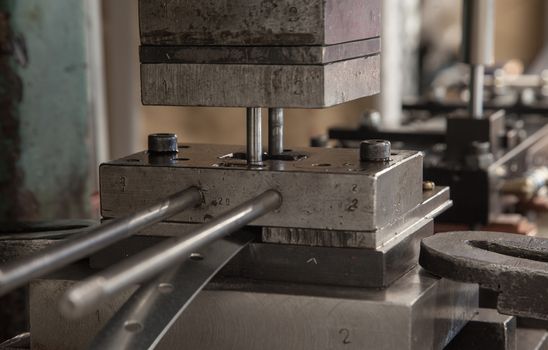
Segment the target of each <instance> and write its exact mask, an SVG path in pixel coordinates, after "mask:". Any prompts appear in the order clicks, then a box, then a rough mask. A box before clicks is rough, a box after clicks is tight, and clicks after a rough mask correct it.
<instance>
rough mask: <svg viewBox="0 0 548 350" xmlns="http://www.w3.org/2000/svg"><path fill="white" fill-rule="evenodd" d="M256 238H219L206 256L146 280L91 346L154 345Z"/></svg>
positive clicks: (245, 234) (250, 235) (247, 234)
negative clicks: (233, 259)
mask: <svg viewBox="0 0 548 350" xmlns="http://www.w3.org/2000/svg"><path fill="white" fill-rule="evenodd" d="M254 238H255V235H254V234H253V233H251V232H246V231H241V232H238V233H237V234H234V235H232V236H230V237H227V238H224V239H219V240H217V241H215V242H213V243H211V244H210V245H209V246H207V247H205V248H203V250H202V253H203V255H204V256H205V257H206V258H205V259H203V260H201V261H194V260H190V259H188V260H186V261H184V262H183V263H182V264H178V265H177V264H176V265H175V268H172V269H168V270H167V271H166V272H164V273H162V274H160V275H159V276H158V277H156V278H153V279H152V280H150V281H149V282H146V283H144V284H143V285H142V286H141V287H140V288H139V289H138V290H137V291H135V293H133V294H132V295H131V297H130V298H129V299H128V301H127V302H126V303H125V304H124V305H123V306H122V307H121V308H120V309H119V310H118V312H116V314H114V316H113V317H112V318H111V319H110V321H108V323H107V324H106V325H105V326H104V327H103V329H102V330H101V331H100V332H99V333H98V334H97V335H96V336H95V338H94V340H93V342H92V343H91V345H90V347H89V349H90V350H103V349H131V350H141V349H142V350H147V349H153V348H154V345H155V344H158V343H159V342H160V340H161V339H162V338H163V337H164V336H165V335H166V334H167V332H168V330H169V329H170V328H171V327H172V326H173V324H174V323H175V320H177V319H179V317H181V314H182V313H183V312H184V311H185V310H186V309H187V307H188V306H189V305H190V304H191V302H192V300H193V299H194V298H195V297H196V296H197V295H198V294H199V293H200V291H201V290H202V289H203V288H204V287H205V286H206V285H207V283H208V282H209V281H210V280H211V279H212V278H213V277H214V276H215V275H216V274H217V272H219V271H220V270H221V269H222V268H223V266H225V265H226V264H227V263H228V262H229V261H230V260H232V258H233V257H234V256H235V255H236V254H238V252H240V251H241V250H242V249H243V248H244V247H246V246H247V245H248V243H250V242H251V241H252V240H253V239H254ZM135 330H138V331H135Z"/></svg>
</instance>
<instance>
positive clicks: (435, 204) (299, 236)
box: [143, 186, 452, 248]
mask: <svg viewBox="0 0 548 350" xmlns="http://www.w3.org/2000/svg"><path fill="white" fill-rule="evenodd" d="M449 192H450V191H449V188H447V187H442V186H437V187H435V188H434V189H432V190H426V191H424V192H423V194H422V198H423V199H422V201H421V203H420V204H419V205H418V206H417V207H415V208H414V209H412V210H411V211H409V212H408V213H407V214H405V215H402V216H400V217H399V218H398V219H397V220H396V221H395V222H393V223H392V224H391V225H388V226H385V227H383V228H381V229H379V230H378V231H377V232H376V235H377V236H378V237H379V238H380V237H385V238H386V239H378V240H373V239H372V237H371V233H370V232H363V231H329V230H314V229H306V228H305V229H299V228H291V227H263V228H262V242H264V243H280V244H290V245H300V246H309V247H338V248H382V247H384V246H386V245H387V244H391V243H393V242H397V241H399V240H400V238H401V237H402V233H403V232H406V231H407V232H409V231H408V230H410V229H411V228H412V226H414V225H417V224H419V225H420V223H421V222H424V221H425V220H430V219H433V218H435V217H436V216H438V215H439V214H441V213H443V212H444V211H445V210H447V209H448V208H449V207H451V205H452V202H451V200H450V198H449V197H450V193H449ZM170 232H171V233H170ZM179 232H180V231H179ZM143 233H144V234H147V235H155V236H157V235H162V233H161V232H160V230H159V229H157V228H155V227H151V228H150V230H147V231H145V232H143ZM170 234H171V235H173V234H177V231H174V230H165V231H164V235H170Z"/></svg>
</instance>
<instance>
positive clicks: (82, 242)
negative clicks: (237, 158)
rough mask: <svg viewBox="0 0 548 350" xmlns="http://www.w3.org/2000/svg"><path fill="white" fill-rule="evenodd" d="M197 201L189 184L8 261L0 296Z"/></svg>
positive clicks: (2, 271)
mask: <svg viewBox="0 0 548 350" xmlns="http://www.w3.org/2000/svg"><path fill="white" fill-rule="evenodd" d="M201 201H202V196H201V193H200V191H199V190H198V189H197V188H195V187H191V188H189V189H186V190H184V191H182V192H179V193H176V194H174V195H172V196H169V197H168V198H167V199H163V200H162V201H160V202H158V203H156V204H154V205H151V206H149V207H147V208H144V209H141V210H139V211H137V212H136V213H134V214H131V215H129V216H127V217H123V218H118V219H113V220H112V221H109V222H107V223H105V224H102V225H99V226H97V227H93V228H91V229H90V230H86V231H83V232H82V233H81V234H78V235H77V236H74V237H73V238H71V239H68V240H66V241H62V242H60V243H57V244H55V245H52V246H50V247H48V248H46V249H44V250H42V251H40V252H38V253H37V254H35V255H32V256H29V257H27V258H23V259H20V260H17V261H13V262H11V263H8V264H6V265H4V266H2V267H1V268H0V295H2V294H5V293H6V292H8V291H10V290H12V289H14V288H17V287H19V286H21V285H23V284H25V283H27V282H28V281H30V280H32V279H35V278H38V277H41V276H43V275H45V274H48V273H50V272H53V271H55V270H56V269H58V268H61V267H63V266H66V265H68V264H70V263H72V262H75V261H77V260H80V259H82V258H84V257H86V256H88V255H90V254H92V253H94V252H97V251H98V250H101V249H103V248H105V247H107V246H109V245H111V244H113V243H115V242H117V241H120V240H122V239H124V238H126V237H129V236H131V235H133V234H134V233H137V232H138V231H140V230H142V229H143V228H145V227H147V226H150V225H152V224H154V223H157V222H159V221H161V220H164V219H167V218H169V217H171V216H173V215H175V214H177V213H179V212H181V211H183V210H185V209H188V208H190V207H192V206H194V205H196V204H199V203H200V202H201Z"/></svg>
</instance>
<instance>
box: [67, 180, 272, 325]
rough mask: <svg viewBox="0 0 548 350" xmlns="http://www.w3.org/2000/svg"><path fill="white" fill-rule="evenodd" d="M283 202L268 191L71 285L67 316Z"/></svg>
mask: <svg viewBox="0 0 548 350" xmlns="http://www.w3.org/2000/svg"><path fill="white" fill-rule="evenodd" d="M281 203H282V197H281V195H280V194H279V193H278V192H276V191H273V190H270V191H267V192H264V193H263V194H261V195H259V196H257V197H255V198H253V199H251V200H249V201H247V202H245V203H243V204H241V205H239V206H238V207H236V208H234V209H232V210H230V211H228V212H226V213H224V214H223V215H221V216H220V217H218V218H216V219H214V220H212V221H210V222H207V223H205V224H203V225H202V226H200V227H199V228H198V229H196V231H194V232H193V233H192V234H191V235H188V236H184V237H175V238H172V239H168V240H165V241H163V242H161V243H159V244H157V245H155V246H153V247H151V248H149V249H146V250H144V251H142V252H140V253H138V254H136V255H134V256H132V257H130V258H128V259H126V260H124V261H122V262H121V263H119V264H117V265H114V266H112V267H110V268H108V269H106V270H105V271H103V272H101V273H99V274H97V275H94V276H92V277H90V278H88V279H86V280H84V281H82V282H80V283H78V284H76V285H75V286H74V287H72V288H71V289H69V290H68V292H67V294H65V296H64V297H63V298H62V300H61V311H62V312H63V314H65V315H66V316H67V317H79V316H81V315H83V314H85V313H87V312H89V311H90V310H93V309H94V308H95V307H96V305H97V304H99V303H100V302H101V301H103V300H105V299H108V298H109V297H111V296H113V295H115V294H116V293H118V292H119V291H121V290H123V289H124V288H126V287H129V286H131V285H133V284H135V283H140V282H144V281H147V280H149V279H150V278H151V277H153V276H155V275H157V274H159V273H161V272H164V271H165V270H166V269H167V268H169V267H171V266H173V265H175V264H176V263H179V262H182V261H184V260H185V259H189V258H191V257H192V256H191V254H193V253H197V252H198V250H199V249H201V248H203V247H204V246H206V245H207V244H210V243H211V242H213V241H215V240H217V239H220V238H222V237H224V236H226V235H228V234H230V233H232V232H234V231H236V230H238V229H240V228H242V227H243V226H245V225H247V224H249V223H250V222H252V221H253V220H255V219H257V218H259V217H261V216H262V215H264V214H266V213H268V212H270V211H272V210H275V209H277V208H279V207H280V205H281ZM202 258H205V259H207V257H202Z"/></svg>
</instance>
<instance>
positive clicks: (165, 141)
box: [148, 134, 179, 153]
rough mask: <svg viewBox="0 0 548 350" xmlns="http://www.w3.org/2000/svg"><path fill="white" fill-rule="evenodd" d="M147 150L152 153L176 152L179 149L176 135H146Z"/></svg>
mask: <svg viewBox="0 0 548 350" xmlns="http://www.w3.org/2000/svg"><path fill="white" fill-rule="evenodd" d="M148 151H149V152H154V153H174V152H175V153H176V152H178V151H179V147H178V145H177V135H175V134H150V135H148Z"/></svg>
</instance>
